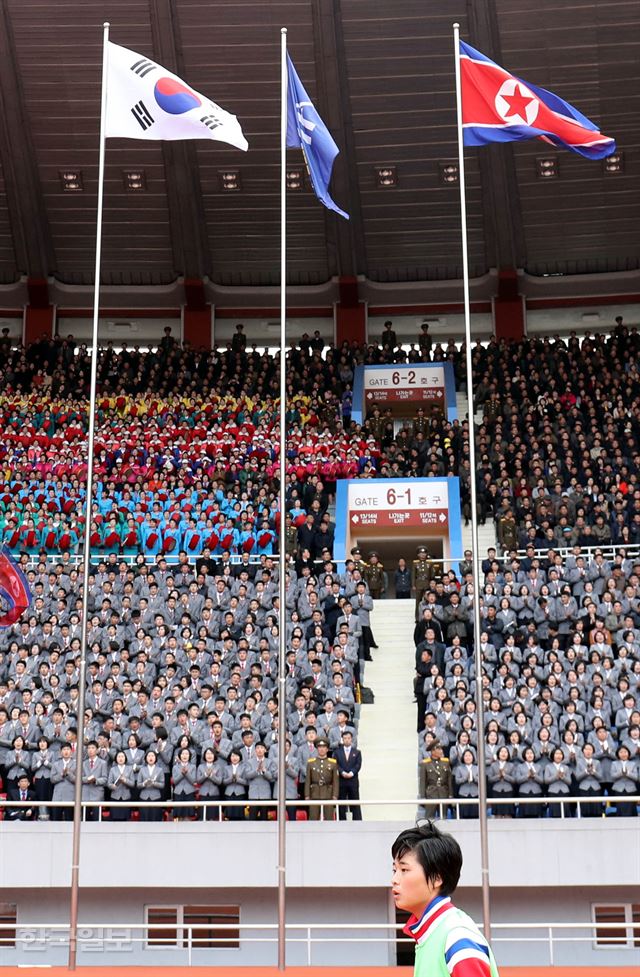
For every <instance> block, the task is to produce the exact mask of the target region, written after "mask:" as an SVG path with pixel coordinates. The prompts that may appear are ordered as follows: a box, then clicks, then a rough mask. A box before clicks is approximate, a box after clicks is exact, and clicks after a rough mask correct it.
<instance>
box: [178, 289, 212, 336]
mask: <svg viewBox="0 0 640 977" xmlns="http://www.w3.org/2000/svg"><path fill="white" fill-rule="evenodd" d="M184 295H185V305H184V309H183V314H182V339H183V342H186V343H189V345H190V346H191V347H192V349H202V348H203V347H204V348H205V349H211V306H210V305H208V304H207V303H206V302H205V293H204V284H203V282H202V281H201V279H199V278H188V279H185V283H184Z"/></svg>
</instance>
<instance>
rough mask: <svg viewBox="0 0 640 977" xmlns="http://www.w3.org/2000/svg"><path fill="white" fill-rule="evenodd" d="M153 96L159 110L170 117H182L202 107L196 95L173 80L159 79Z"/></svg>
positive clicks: (179, 82)
mask: <svg viewBox="0 0 640 977" xmlns="http://www.w3.org/2000/svg"><path fill="white" fill-rule="evenodd" d="M153 94H154V97H155V100H156V102H157V103H158V105H159V106H160V108H161V109H162V110H163V111H164V112H168V113H169V114H170V115H184V113H185V112H190V111H191V109H197V108H198V107H199V106H200V105H202V102H201V100H200V99H199V98H198V96H197V95H196V93H195V92H193V91H191V89H190V88H187V86H186V85H183V84H182V82H181V81H176V79H175V78H160V80H159V81H157V82H156V87H155V88H154V89H153Z"/></svg>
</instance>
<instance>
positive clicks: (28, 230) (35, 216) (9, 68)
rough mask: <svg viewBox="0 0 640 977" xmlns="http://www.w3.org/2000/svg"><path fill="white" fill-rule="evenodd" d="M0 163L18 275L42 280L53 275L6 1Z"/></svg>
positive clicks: (0, 35) (0, 30) (0, 1)
mask: <svg viewBox="0 0 640 977" xmlns="http://www.w3.org/2000/svg"><path fill="white" fill-rule="evenodd" d="M0 161H1V162H2V170H3V173H4V180H5V187H6V196H7V206H8V209H9V217H10V220H11V228H12V232H13V246H14V252H15V256H16V264H17V266H18V270H19V271H20V272H21V273H22V274H25V275H27V276H29V277H32V278H39V279H46V278H47V276H48V275H50V274H51V273H52V272H53V271H54V270H55V265H56V259H55V251H54V247H53V240H52V238H51V233H50V229H49V221H48V219H47V213H46V210H45V204H44V195H43V192H42V185H41V183H40V174H39V172H38V163H37V160H36V153H35V149H34V146H33V141H32V139H31V125H30V122H29V119H28V116H27V112H26V108H25V104H24V97H23V88H22V79H21V77H20V72H19V70H18V63H17V56H16V49H15V44H14V41H13V25H12V23H11V15H10V12H9V9H8V4H7V0H0Z"/></svg>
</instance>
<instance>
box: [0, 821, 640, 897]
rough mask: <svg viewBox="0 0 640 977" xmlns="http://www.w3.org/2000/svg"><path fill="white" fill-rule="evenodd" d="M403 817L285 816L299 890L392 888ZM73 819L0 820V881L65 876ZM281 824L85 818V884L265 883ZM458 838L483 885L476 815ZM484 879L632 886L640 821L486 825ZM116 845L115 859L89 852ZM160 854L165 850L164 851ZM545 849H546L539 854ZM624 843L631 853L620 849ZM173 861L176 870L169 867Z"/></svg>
mask: <svg viewBox="0 0 640 977" xmlns="http://www.w3.org/2000/svg"><path fill="white" fill-rule="evenodd" d="M406 826H407V822H406V821H405V822H397V823H395V822H376V821H370V822H367V821H363V822H361V823H358V822H350V821H346V822H339V821H337V822H329V823H321V824H313V823H308V822H292V823H291V824H290V825H287V839H288V841H287V880H288V884H289V885H291V886H293V887H300V888H307V887H309V888H314V889H318V888H328V889H333V888H335V887H339V886H345V887H348V888H350V889H353V888H356V889H359V890H362V889H368V888H371V887H380V886H383V887H384V886H387V885H388V883H389V871H390V869H389V864H390V855H389V851H390V846H391V843H392V841H393V839H394V838H395V837H396V835H397V834H398V832H399V831H401V830H402V829H403V828H405V827H406ZM70 829H71V825H68V824H63V823H53V824H52V823H51V822H38V823H36V824H33V825H32V824H22V823H20V822H9V821H2V822H0V852H1V856H0V890H2V889H4V888H6V887H9V886H15V887H18V888H23V887H25V888H41V887H53V888H63V887H65V886H67V885H68V884H69V879H70V875H69V862H70V850H71V830H70ZM276 829H277V826H276V824H275V822H269V823H266V824H261V823H259V822H256V823H251V822H250V823H246V824H241V825H239V826H237V827H236V826H235V825H233V824H232V823H231V822H227V823H225V822H223V823H222V824H216V823H215V822H212V823H210V824H199V823H195V822H194V823H189V824H185V823H166V824H165V823H159V824H143V823H134V824H126V823H125V824H123V825H122V826H120V825H116V824H114V825H109V824H103V825H100V824H85V825H84V826H83V830H82V858H81V867H80V882H81V885H83V886H86V887H88V888H92V887H94V886H99V887H101V888H104V889H110V888H114V889H121V888H122V887H123V886H126V887H130V886H135V885H136V884H138V881H139V879H140V878H141V877H142V878H144V880H145V885H148V886H150V887H153V888H157V887H162V886H169V885H171V886H177V887H180V888H189V887H193V886H198V885H200V884H201V882H202V878H203V876H204V877H206V878H207V879H211V880H216V882H217V881H218V880H225V883H226V884H228V885H231V886H233V887H238V888H242V887H244V886H251V887H252V888H272V887H274V886H275V885H276V884H277V879H276V843H277V831H276ZM446 830H448V831H451V833H452V834H454V835H455V836H456V837H457V838H458V840H459V842H460V845H461V847H462V850H463V854H464V859H465V861H464V868H463V874H462V879H461V884H462V885H465V886H476V885H480V845H479V836H478V827H477V824H476V823H474V822H471V821H468V822H465V821H460V822H453V821H452V822H448V823H447V825H446ZM489 846H490V870H491V884H492V885H493V886H494V887H496V888H510V887H512V886H513V885H516V884H517V885H518V886H521V887H523V888H526V889H532V888H539V887H543V888H544V887H548V886H557V887H559V888H563V887H573V886H612V885H615V886H621V885H637V883H638V880H639V879H640V846H639V845H638V822H637V820H636V819H633V818H620V819H617V820H612V819H611V820H602V819H597V818H593V819H585V820H567V821H553V820H544V819H542V820H539V821H534V820H532V821H531V822H530V823H529V822H526V821H521V820H513V821H511V820H503V821H491V822H490V824H489ZM105 851H107V852H108V851H114V852H117V855H118V857H117V858H105V857H103V856H102V855H100V857H95V854H96V853H98V852H99V853H102V852H105ZM158 852H164V853H169V854H167V857H164V858H159V857H158ZM547 852H548V853H550V857H549V858H544V857H541V853H547ZM621 852H624V853H626V854H625V855H624V857H621ZM178 863H179V864H180V871H179V873H176V869H175V866H176V865H177V864H178Z"/></svg>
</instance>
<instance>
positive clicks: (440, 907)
mask: <svg viewBox="0 0 640 977" xmlns="http://www.w3.org/2000/svg"><path fill="white" fill-rule="evenodd" d="M453 908H454V907H453V903H452V902H451V897H450V896H436V897H435V899H432V900H431V902H430V903H429V905H428V906H427V908H426V909H425V911H424V912H423V914H422V916H411V918H410V919H409V920H408V921H407V925H406V926H405V928H404V929H403V931H402V932H403V933H405V934H406V936H410V937H412V938H413V939H414V940H415V941H416V943H423V942H424V941H425V940H426V938H427V937H428V936H429V934H430V933H431V932H432V930H433V929H434V928H435V926H436V924H437V923H438V922H439V921H440V919H441V918H442V916H444V914H445V913H447V912H450V911H451V910H452V909H453Z"/></svg>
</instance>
